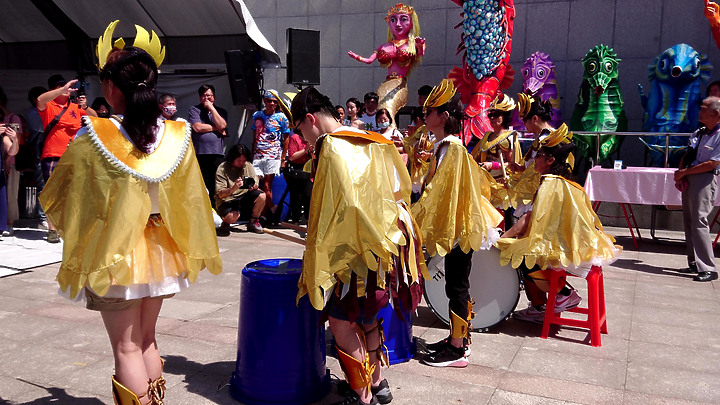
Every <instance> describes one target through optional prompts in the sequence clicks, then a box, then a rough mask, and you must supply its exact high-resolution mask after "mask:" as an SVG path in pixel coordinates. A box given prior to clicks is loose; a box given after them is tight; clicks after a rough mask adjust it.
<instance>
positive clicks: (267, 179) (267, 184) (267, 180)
mask: <svg viewBox="0 0 720 405" xmlns="http://www.w3.org/2000/svg"><path fill="white" fill-rule="evenodd" d="M273 179H275V175H274V174H266V175H264V176H263V178H262V190H263V191H264V192H265V195H266V197H265V207H266V208H267V209H268V210H270V209H272V207H273V202H272V184H273Z"/></svg>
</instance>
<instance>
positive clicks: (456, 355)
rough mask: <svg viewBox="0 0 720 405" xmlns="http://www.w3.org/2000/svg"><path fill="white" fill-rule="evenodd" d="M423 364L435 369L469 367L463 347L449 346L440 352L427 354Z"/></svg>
mask: <svg viewBox="0 0 720 405" xmlns="http://www.w3.org/2000/svg"><path fill="white" fill-rule="evenodd" d="M422 362H423V363H425V364H427V365H428V366H433V367H458V368H463V367H467V365H468V360H467V357H465V350H463V348H462V347H454V346H452V345H447V346H445V348H443V349H442V350H440V351H438V352H432V353H429V354H426V355H425V357H423V358H422Z"/></svg>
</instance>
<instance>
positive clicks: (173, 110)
mask: <svg viewBox="0 0 720 405" xmlns="http://www.w3.org/2000/svg"><path fill="white" fill-rule="evenodd" d="M163 110H165V114H167V115H169V116H173V115H175V113H176V112H177V107H176V106H174V105H169V106H167V107H163Z"/></svg>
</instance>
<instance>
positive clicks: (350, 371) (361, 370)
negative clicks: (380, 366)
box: [335, 325, 375, 390]
mask: <svg viewBox="0 0 720 405" xmlns="http://www.w3.org/2000/svg"><path fill="white" fill-rule="evenodd" d="M355 327H356V328H357V331H358V333H359V334H360V338H361V339H362V343H363V346H365V347H367V344H366V343H365V334H364V333H363V331H362V330H361V329H360V328H359V327H358V326H357V325H356V326H355ZM335 348H336V349H337V352H338V360H339V361H340V367H341V368H342V370H343V373H345V379H346V380H347V382H348V383H350V388H352V389H354V390H358V389H361V388H367V389H368V390H370V383H371V382H372V375H373V372H375V364H370V355H369V354H368V353H367V352H366V353H365V359H364V360H363V361H360V360H358V359H356V358H354V357H353V356H351V355H349V354H347V353H345V352H344V351H342V349H340V346H338V345H335Z"/></svg>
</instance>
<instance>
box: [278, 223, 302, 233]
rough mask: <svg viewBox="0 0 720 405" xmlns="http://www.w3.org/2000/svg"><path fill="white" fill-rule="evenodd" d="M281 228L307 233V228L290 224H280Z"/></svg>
mask: <svg viewBox="0 0 720 405" xmlns="http://www.w3.org/2000/svg"><path fill="white" fill-rule="evenodd" d="M280 226H282V227H283V228H287V229H292V230H293V231H298V232H302V233H307V227H304V226H300V225H295V224H291V223H290V222H280Z"/></svg>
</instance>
